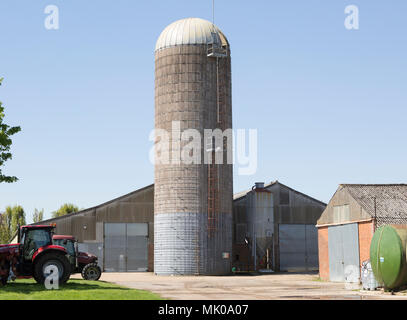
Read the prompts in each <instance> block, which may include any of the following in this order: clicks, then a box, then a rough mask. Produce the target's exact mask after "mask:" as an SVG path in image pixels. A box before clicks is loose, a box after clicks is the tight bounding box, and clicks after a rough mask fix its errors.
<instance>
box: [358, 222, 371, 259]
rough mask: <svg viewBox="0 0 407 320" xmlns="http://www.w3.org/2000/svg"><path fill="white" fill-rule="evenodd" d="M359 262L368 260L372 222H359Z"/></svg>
mask: <svg viewBox="0 0 407 320" xmlns="http://www.w3.org/2000/svg"><path fill="white" fill-rule="evenodd" d="M358 228H359V262H360V265H362V262H363V261H365V260H367V259H369V257H370V242H371V241H372V237H373V221H368V222H359V223H358Z"/></svg>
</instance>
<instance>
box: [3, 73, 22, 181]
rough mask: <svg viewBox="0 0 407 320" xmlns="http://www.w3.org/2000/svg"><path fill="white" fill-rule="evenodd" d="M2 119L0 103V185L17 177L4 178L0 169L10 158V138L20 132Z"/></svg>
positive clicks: (19, 129) (18, 128)
mask: <svg viewBox="0 0 407 320" xmlns="http://www.w3.org/2000/svg"><path fill="white" fill-rule="evenodd" d="M2 81H3V78H0V85H1V83H2ZM3 119H4V107H3V106H2V103H1V102H0V183H1V182H6V183H12V182H16V181H17V180H18V179H17V177H10V176H6V175H4V174H3V173H2V171H1V167H2V166H4V163H5V162H6V161H7V160H10V159H11V158H12V155H11V153H10V147H11V144H12V140H11V138H10V137H11V136H12V135H14V134H16V133H17V132H20V131H21V128H20V127H10V126H8V125H7V124H5V123H3Z"/></svg>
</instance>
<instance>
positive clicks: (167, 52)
mask: <svg viewBox="0 0 407 320" xmlns="http://www.w3.org/2000/svg"><path fill="white" fill-rule="evenodd" d="M231 128H232V101H231V60H230V47H229V43H228V41H227V39H226V37H225V36H224V35H223V33H222V32H221V31H220V30H219V28H217V27H216V26H215V25H214V24H213V23H211V22H209V21H206V20H203V19H199V18H188V19H183V20H179V21H176V22H174V23H172V24H171V25H169V26H168V27H167V28H166V29H165V30H164V31H163V32H162V33H161V35H160V37H159V39H158V41H157V44H156V49H155V129H156V139H157V140H156V143H158V142H159V141H161V142H162V139H163V137H160V138H157V134H158V130H157V129H164V130H165V131H166V132H168V134H169V144H168V146H169V150H168V152H167V151H165V150H166V149H165V148H163V149H161V151H158V150H157V149H158V148H157V149H156V162H155V177H154V183H155V187H154V239H155V241H154V271H155V273H156V274H158V275H177V274H178V275H221V274H227V273H229V272H230V270H231V252H232V201H233V177H232V164H231V163H227V152H226V145H227V144H226V142H227V139H226V138H222V139H221V143H220V146H221V148H220V147H219V144H217V145H216V148H215V146H214V140H213V139H212V138H204V130H205V129H210V130H214V129H220V130H221V131H222V132H224V131H225V130H226V129H231ZM186 129H194V130H195V132H199V133H200V138H201V139H200V141H199V146H200V150H199V151H196V150H193V151H191V150H189V151H188V156H192V158H194V159H195V160H194V162H192V163H189V162H187V161H183V158H182V156H180V153H181V151H182V152H185V147H186V146H187V145H188V144H189V143H190V141H191V140H182V139H180V137H181V136H182V135H183V133H184V132H185V130H186ZM158 135H159V134H158ZM182 137H183V138H185V137H184V136H182ZM196 141H197V140H195V142H196ZM228 146H229V147H231V144H229V145H228ZM222 151H225V152H223V156H221V158H222V160H223V164H216V163H214V161H211V162H212V163H208V161H205V159H211V160H213V159H214V158H215V156H216V155H218V154H219V152H221V154H222ZM159 153H160V155H161V156H162V155H163V154H164V155H168V156H169V157H168V158H167V159H169V161H168V162H166V161H163V160H162V159H161V160H160V161H158V154H159ZM182 154H183V153H182ZM164 158H165V157H164ZM205 162H206V163H205Z"/></svg>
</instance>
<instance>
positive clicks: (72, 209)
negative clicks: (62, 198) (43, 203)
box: [52, 203, 79, 218]
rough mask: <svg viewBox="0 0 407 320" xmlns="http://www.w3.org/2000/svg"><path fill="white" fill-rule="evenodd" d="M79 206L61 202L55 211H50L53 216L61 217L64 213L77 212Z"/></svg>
mask: <svg viewBox="0 0 407 320" xmlns="http://www.w3.org/2000/svg"><path fill="white" fill-rule="evenodd" d="M78 211H79V208H78V207H77V206H75V205H74V204H72V203H65V204H63V205H62V206H61V207H60V208H59V209H58V210H57V211H54V212H53V213H52V217H53V218H58V217H62V216H64V215H66V214H70V213H74V212H78Z"/></svg>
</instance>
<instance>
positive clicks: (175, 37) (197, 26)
mask: <svg viewBox="0 0 407 320" xmlns="http://www.w3.org/2000/svg"><path fill="white" fill-rule="evenodd" d="M213 36H215V37H216V38H215V39H213ZM214 40H215V41H216V42H218V43H220V44H221V45H222V46H225V45H226V46H229V42H228V40H227V39H226V37H225V35H224V34H223V33H222V31H220V29H219V28H218V27H217V26H215V25H214V24H213V23H212V22H209V21H207V20H204V19H200V18H187V19H182V20H178V21H175V22H173V23H171V24H170V25H169V26H168V27H166V28H165V29H164V31H163V32H162V33H161V35H160V37H159V38H158V41H157V44H156V46H155V50H156V51H157V50H161V49H165V48H169V47H173V46H179V45H194V44H209V43H213V42H214Z"/></svg>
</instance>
